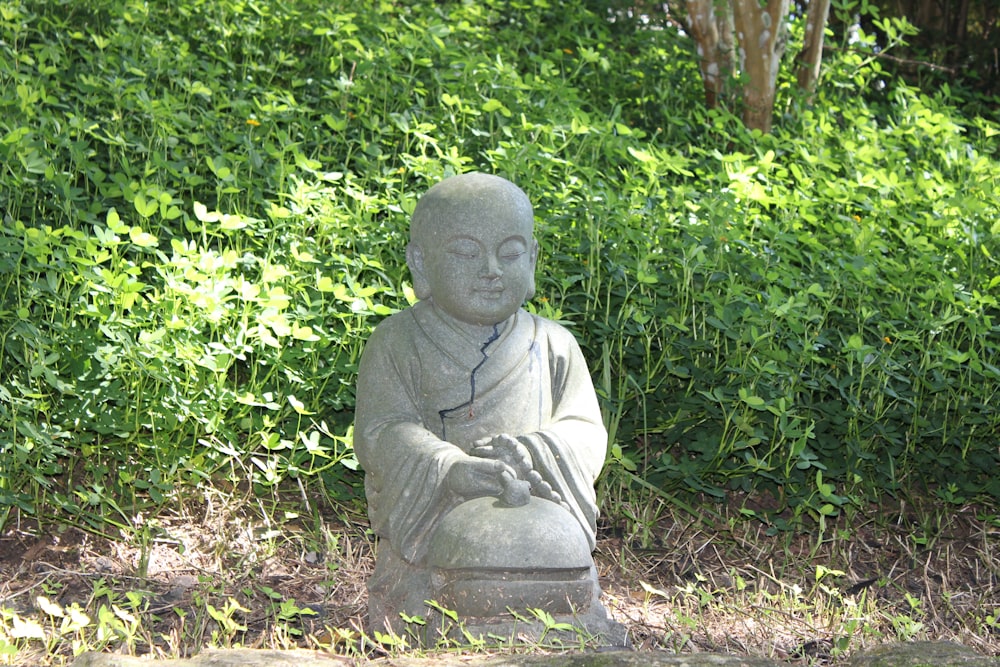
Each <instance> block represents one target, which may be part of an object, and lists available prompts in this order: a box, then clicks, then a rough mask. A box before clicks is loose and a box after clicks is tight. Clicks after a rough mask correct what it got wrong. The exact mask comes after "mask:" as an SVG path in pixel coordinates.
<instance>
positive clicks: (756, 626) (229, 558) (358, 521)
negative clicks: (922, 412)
mask: <svg viewBox="0 0 1000 667" xmlns="http://www.w3.org/2000/svg"><path fill="white" fill-rule="evenodd" d="M737 506H738V507H744V508H745V507H747V506H748V501H747V499H739V502H738V504H736V503H734V507H737ZM194 507H195V504H193V503H186V504H185V506H184V509H182V510H178V511H176V512H173V513H168V514H164V515H161V516H159V517H156V518H153V519H149V518H147V519H142V518H141V517H137V518H136V526H135V530H130V531H128V534H127V535H123V536H121V537H120V538H117V537H114V536H97V535H94V534H93V533H90V532H86V531H84V530H81V529H79V528H75V527H71V526H64V525H58V526H45V527H39V526H38V525H37V524H34V523H31V522H27V521H23V522H21V523H20V524H19V525H14V526H11V527H9V528H8V529H7V530H6V531H5V532H4V533H3V534H2V535H0V608H4V609H7V610H11V611H13V612H15V613H17V614H19V615H21V616H22V617H31V616H33V615H34V616H35V617H38V615H40V614H41V613H42V612H41V611H40V610H39V609H38V598H39V596H44V597H45V598H47V599H48V600H50V601H53V602H56V603H58V604H59V605H62V606H63V607H66V606H69V605H71V604H72V603H78V604H79V605H80V606H81V607H83V608H84V609H87V610H88V612H89V613H92V612H93V610H95V609H97V608H98V607H99V606H100V605H102V604H105V605H107V606H110V605H112V604H114V605H118V606H119V607H127V608H130V609H133V611H135V612H136V613H137V614H138V615H140V616H141V618H142V631H141V632H140V633H139V635H140V636H139V640H138V641H137V644H136V647H135V649H134V650H135V652H137V653H142V654H145V653H151V654H153V655H158V656H164V657H167V656H169V657H186V656H188V655H190V654H192V653H196V652H197V651H198V650H200V649H201V648H202V647H204V646H207V645H225V644H226V643H239V644H242V645H244V646H248V647H262V648H291V647H296V646H298V647H305V648H316V647H323V648H327V649H328V650H331V651H334V652H337V653H343V654H345V655H368V656H372V657H377V656H378V655H380V654H381V653H382V651H383V649H380V648H379V647H377V646H374V645H373V644H371V643H368V642H363V641H362V637H363V633H364V626H365V613H366V593H365V581H366V580H367V578H368V576H369V574H370V573H371V571H372V566H373V540H372V537H371V535H370V531H368V526H367V523H366V520H365V517H364V515H363V513H362V512H361V511H360V510H355V511H353V512H352V511H350V510H344V509H343V508H337V509H333V508H327V509H326V510H315V511H312V512H311V513H310V514H309V515H308V516H295V515H294V513H292V512H289V513H288V514H287V518H286V519H285V520H284V521H283V522H282V523H281V524H274V523H271V524H268V523H265V522H263V521H262V520H261V518H260V517H261V516H264V515H265V514H266V515H274V514H281V513H280V512H261V511H256V510H257V509H258V508H254V507H253V506H252V505H250V504H248V503H245V504H243V505H236V504H235V503H232V502H225V503H223V502H221V501H219V500H218V498H215V499H213V498H212V497H211V495H206V496H205V499H204V502H199V503H197V509H196V510H195V509H193V508H194ZM647 509H648V508H647ZM655 514H656V517H655V521H648V522H646V523H643V524H636V523H635V522H629V523H625V522H622V523H620V524H618V525H615V524H614V523H612V522H605V523H604V525H602V526H601V530H600V541H599V544H598V547H597V551H596V553H595V557H596V560H597V562H598V565H599V568H600V571H601V578H602V583H603V586H604V591H605V601H606V604H607V606H608V608H609V609H610V610H611V611H612V613H613V614H614V615H615V617H616V618H617V619H618V620H619V621H621V622H622V623H624V624H625V625H626V626H627V627H628V628H629V631H630V634H631V638H632V641H633V643H634V644H635V645H636V646H637V647H638V648H643V649H650V650H665V651H671V652H680V653H693V652H723V653H731V654H737V655H747V656H759V657H767V658H772V659H777V660H781V661H785V662H788V663H789V664H801V665H822V664H840V663H841V662H842V661H843V660H844V659H845V658H846V657H848V656H850V655H851V654H853V653H856V652H858V651H861V650H863V649H866V648H870V647H872V646H874V645H877V644H882V643H886V642H890V641H897V640H899V639H904V640H905V639H913V640H950V641H956V642H959V643H961V644H964V645H966V646H969V647H970V648H972V649H974V650H976V651H978V652H979V653H981V654H984V655H988V656H998V655H1000V618H998V616H1000V548H998V545H1000V523H998V517H997V513H996V512H995V511H994V510H992V509H991V508H983V507H974V506H967V507H949V508H934V509H931V510H929V509H928V508H926V507H924V508H911V507H908V506H906V505H899V506H896V507H894V508H893V509H891V510H886V509H885V508H881V509H880V510H879V511H878V512H877V513H876V512H875V511H874V510H873V511H872V513H871V514H870V515H868V516H865V515H863V514H862V513H860V512H857V513H854V514H852V516H851V517H849V518H848V517H841V518H839V519H837V520H836V522H834V523H828V524H827V525H826V526H824V529H823V530H822V531H820V529H819V526H817V527H816V528H815V529H814V530H813V531H812V532H804V533H799V534H789V533H776V534H769V532H768V527H767V526H766V525H765V524H764V523H762V522H759V521H755V520H748V519H746V518H744V517H742V516H740V515H739V514H738V512H734V513H730V512H728V511H727V512H724V513H723V516H722V517H721V518H720V517H719V516H718V515H717V514H716V515H714V516H712V517H711V518H706V517H708V516H709V513H706V515H705V517H693V516H691V515H689V514H687V513H682V512H680V511H677V510H673V509H672V508H670V507H667V506H661V507H658V508H657V511H656V513H655ZM142 536H145V538H144V539H143V538H142ZM129 593H132V598H131V599H129V598H128V594H129ZM230 600H232V601H235V602H238V603H239V605H240V606H241V607H242V609H243V610H241V611H238V612H237V613H236V614H235V616H234V617H235V618H237V619H238V620H239V621H240V622H241V623H242V625H243V626H245V628H246V629H245V630H241V631H239V632H238V633H237V634H236V635H227V634H226V633H225V632H222V631H221V630H222V629H221V628H220V626H219V624H218V623H217V622H216V621H215V620H214V619H212V618H211V617H210V615H209V614H206V613H205V609H206V608H207V605H212V606H213V607H214V608H216V609H221V608H223V606H224V605H225V604H227V603H228V602H229V601H230ZM283 603H284V605H285V606H284V607H282V604H283ZM130 605H131V606H130ZM69 651H70V649H69V647H68V646H67V647H64V648H60V649H58V652H59V653H60V655H62V656H64V659H66V660H68V659H69ZM35 658H37V661H38V664H59V663H60V658H59V656H55V657H54V656H53V655H52V654H45V653H44V652H42V651H41V649H39V654H38V655H37V656H35Z"/></svg>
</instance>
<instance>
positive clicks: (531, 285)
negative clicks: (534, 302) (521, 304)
mask: <svg viewBox="0 0 1000 667" xmlns="http://www.w3.org/2000/svg"><path fill="white" fill-rule="evenodd" d="M530 252H531V259H530V260H529V264H530V265H531V269H530V271H531V279H530V280H529V281H528V293H527V294H525V295H524V300H525V301H528V300H530V299H531V298H532V297H534V296H535V265H536V264H538V241H536V240H535V239H531V251H530Z"/></svg>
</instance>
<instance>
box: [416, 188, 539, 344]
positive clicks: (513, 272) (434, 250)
mask: <svg viewBox="0 0 1000 667" xmlns="http://www.w3.org/2000/svg"><path fill="white" fill-rule="evenodd" d="M495 203H496V204H497V205H496V206H493V207H485V208H482V209H479V210H475V208H476V207H470V208H464V207H463V208H462V209H461V210H459V211H455V210H452V211H449V212H448V213H449V215H445V216H442V217H441V218H439V219H438V220H437V221H436V222H435V224H434V226H433V229H429V230H427V231H426V233H423V234H421V237H420V238H418V239H416V240H415V242H414V243H413V244H411V246H410V248H409V249H408V251H407V257H408V260H409V263H410V268H411V270H412V271H413V272H414V273H415V274H420V277H422V279H423V280H424V281H426V284H427V287H428V288H429V291H430V294H431V298H432V299H433V300H434V303H435V304H436V305H437V306H438V307H439V308H441V310H443V311H444V312H446V313H447V314H448V315H450V316H452V317H454V318H455V319H457V320H460V321H462V322H467V323H469V324H476V325H481V326H490V325H493V324H498V323H500V322H503V321H504V320H506V319H507V318H508V317H510V316H511V315H513V314H514V313H515V312H517V310H518V308H520V307H521V304H522V303H523V302H524V300H525V298H527V297H528V296H529V294H530V292H532V291H534V274H535V261H536V258H537V255H538V244H537V243H536V242H535V240H534V239H533V238H532V236H531V231H532V224H533V221H532V220H531V218H530V217H529V216H525V215H523V213H522V214H520V215H519V214H518V213H519V212H518V211H515V210H512V209H511V208H509V207H508V206H505V205H504V204H503V203H502V202H495Z"/></svg>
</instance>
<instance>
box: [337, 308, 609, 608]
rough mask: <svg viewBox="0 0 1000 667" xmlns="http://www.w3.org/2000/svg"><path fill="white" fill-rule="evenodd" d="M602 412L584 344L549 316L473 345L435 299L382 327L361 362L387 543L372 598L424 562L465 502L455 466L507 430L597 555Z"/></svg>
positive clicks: (376, 503)
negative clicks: (439, 529)
mask: <svg viewBox="0 0 1000 667" xmlns="http://www.w3.org/2000/svg"><path fill="white" fill-rule="evenodd" d="M600 415H601V413H600V407H599V405H598V403H597V397H596V395H595V393H594V388H593V383H592V381H591V378H590V374H589V372H588V370H587V365H586V362H585V361H584V359H583V355H582V354H581V352H580V348H579V346H578V345H577V343H576V340H575V339H574V338H573V336H572V334H570V333H569V332H568V331H567V330H566V329H564V328H563V327H561V326H560V325H558V324H556V323H554V322H552V321H550V320H546V319H544V318H541V317H538V316H535V315H531V314H529V313H528V312H526V311H524V310H523V309H522V310H519V311H518V312H517V313H516V314H515V315H513V316H512V317H511V318H509V319H508V320H507V321H506V322H504V323H502V324H501V325H498V326H497V328H496V329H495V330H494V335H493V336H489V337H487V338H486V339H485V340H473V339H472V338H471V337H469V335H468V332H467V331H465V330H463V329H461V327H459V326H457V325H456V323H454V322H453V321H451V320H449V318H448V317H447V316H445V315H443V314H441V313H440V312H439V311H438V310H437V309H436V308H435V307H434V305H433V302H432V301H430V300H427V301H421V302H419V303H417V304H416V305H415V306H413V307H412V308H408V309H406V310H404V311H402V312H399V313H396V314H395V315H392V316H391V317H389V318H387V319H386V320H385V321H383V322H381V323H380V324H379V325H378V327H376V329H375V331H374V332H373V333H372V335H371V337H370V339H369V340H368V343H367V344H366V346H365V350H364V353H363V354H362V358H361V365H360V368H359V372H358V385H357V410H356V413H355V430H354V448H355V450H356V453H357V456H358V460H359V462H360V463H361V466H362V467H363V468H364V470H365V491H366V495H367V499H368V514H369V518H370V520H371V525H372V529H373V530H374V532H375V534H376V535H378V537H379V540H380V541H379V554H378V561H379V563H377V566H376V574H375V576H374V577H373V580H372V582H371V584H370V589H371V591H372V594H373V595H376V594H377V593H376V591H377V589H379V588H380V586H381V588H383V589H384V588H385V585H383V584H380V582H379V580H380V579H384V578H385V577H386V576H390V578H392V579H398V578H399V576H401V575H400V574H399V573H391V572H387V570H393V569H399V568H404V569H407V570H410V569H414V568H415V569H416V570H419V569H420V568H421V567H422V566H423V559H424V557H425V556H426V553H427V548H428V540H429V539H430V538H431V536H432V535H433V534H434V529H435V527H436V525H437V523H438V522H439V520H440V519H441V518H442V517H443V516H445V515H446V514H447V513H448V512H449V511H450V510H451V509H453V508H454V507H456V506H457V505H458V504H460V503H461V502H462V501H463V498H461V497H458V496H457V495H456V494H454V493H453V492H452V491H450V490H449V488H448V487H447V485H446V484H445V483H444V482H445V478H446V476H447V474H448V470H449V469H450V467H451V465H452V464H453V463H454V462H455V461H456V460H458V459H460V458H463V457H464V456H465V454H466V453H467V452H468V451H469V450H470V449H471V447H472V445H473V443H474V442H475V441H477V440H479V439H481V438H484V437H488V436H494V435H497V434H501V433H506V434H509V435H511V436H514V437H516V438H517V439H518V441H519V442H521V443H522V444H523V445H524V446H525V447H526V448H527V450H528V451H529V453H530V454H531V459H532V465H533V468H534V470H536V471H537V472H538V473H539V474H541V476H542V478H543V479H544V480H545V481H547V482H548V483H549V484H550V485H551V486H552V488H553V490H555V491H556V492H558V493H559V495H560V496H561V498H562V500H563V504H564V506H565V507H566V509H568V510H569V512H570V513H571V514H572V515H573V517H574V518H575V519H576V520H577V521H578V522H579V524H580V526H581V528H582V529H583V531H584V533H585V534H586V536H587V539H588V540H589V542H590V545H591V548H593V546H594V541H595V533H596V519H597V504H596V494H595V491H594V482H595V480H596V478H597V476H598V474H599V473H600V471H601V468H602V466H603V465H604V460H605V455H606V452H607V432H606V430H605V428H604V425H603V424H602V422H601V416H600ZM386 549H388V550H389V551H391V552H392V553H391V554H388V553H384V551H385V550H386ZM390 561H391V562H392V563H393V565H392V566H391V567H390V566H389V565H387V563H389V562H390ZM383 593H384V594H386V595H390V596H391V592H389V591H383ZM416 597H419V595H417V596H416ZM404 606H406V605H404ZM410 613H412V612H410Z"/></svg>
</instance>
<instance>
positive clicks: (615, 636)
mask: <svg viewBox="0 0 1000 667" xmlns="http://www.w3.org/2000/svg"><path fill="white" fill-rule="evenodd" d="M427 562H428V565H429V566H430V568H431V590H432V591H433V594H434V600H435V601H436V602H437V603H438V604H440V605H441V606H442V607H443V608H445V609H448V610H451V611H454V612H455V613H457V614H458V617H459V621H460V622H461V623H462V625H463V626H464V628H465V629H466V630H467V631H468V630H470V629H472V630H473V631H478V632H479V633H481V634H484V635H486V634H491V635H494V636H500V637H506V636H512V635H514V634H517V635H521V636H534V637H535V638H538V637H539V636H540V635H541V634H544V633H546V632H547V631H549V632H551V629H547V628H546V627H545V624H544V623H541V622H540V621H539V619H538V618H537V616H536V615H535V614H534V613H533V611H532V610H542V611H543V612H544V613H545V614H547V615H548V616H549V617H550V618H552V619H553V620H554V621H555V622H556V623H561V624H569V625H572V626H573V627H574V628H577V629H578V630H580V631H581V632H582V633H583V634H584V635H592V636H594V638H595V639H596V641H597V642H598V643H601V644H609V645H624V644H625V643H626V638H625V631H624V628H622V626H620V625H619V624H617V623H615V622H614V621H613V620H612V619H611V618H610V616H609V615H608V613H607V611H606V610H605V609H604V607H603V605H601V603H600V586H599V584H598V581H597V571H596V568H595V567H594V561H593V557H592V556H591V552H590V545H589V543H588V540H587V536H586V534H585V533H584V531H583V529H582V528H581V526H580V524H579V523H578V522H577V521H576V519H574V518H573V516H572V515H571V514H570V513H569V512H568V511H566V510H565V509H564V508H563V507H561V506H560V505H558V504H556V503H554V502H551V501H548V500H543V499H540V498H535V497H532V498H530V499H526V501H525V504H523V505H520V506H517V507H511V506H509V505H508V504H507V503H505V502H504V501H503V500H499V499H497V498H490V497H486V498H476V499H474V500H470V501H468V502H465V503H463V504H462V505H459V506H458V507H457V508H455V509H454V510H452V511H451V512H450V513H449V514H448V515H447V516H445V517H444V518H443V519H442V520H441V523H440V524H439V526H438V528H437V530H436V531H435V533H434V537H433V539H432V541H431V548H430V551H429V553H428V557H427ZM525 619H526V620H525ZM564 634H565V632H564Z"/></svg>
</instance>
